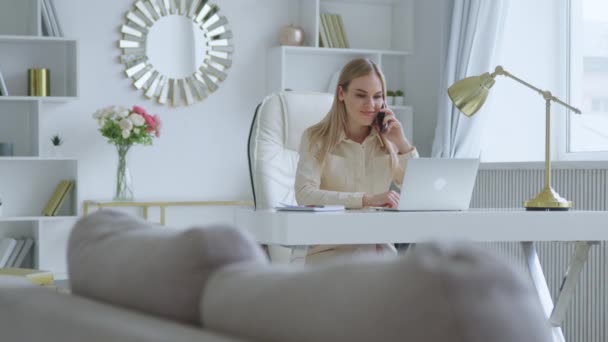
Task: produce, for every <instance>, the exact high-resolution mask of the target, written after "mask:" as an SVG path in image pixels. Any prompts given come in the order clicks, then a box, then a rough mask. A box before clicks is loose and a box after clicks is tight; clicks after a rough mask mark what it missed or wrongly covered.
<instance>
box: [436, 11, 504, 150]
mask: <svg viewBox="0 0 608 342" xmlns="http://www.w3.org/2000/svg"><path fill="white" fill-rule="evenodd" d="M506 10H507V6H506V0H491V1H488V0H454V8H453V12H452V22H451V29H450V33H449V37H450V39H449V43H448V50H447V55H446V59H445V65H444V66H443V72H442V76H441V81H440V90H439V91H440V94H439V106H438V108H439V113H438V117H437V127H436V128H435V140H434V141H433V151H432V155H433V157H438V158H466V157H472V158H477V157H478V156H479V154H480V151H481V146H480V141H481V126H482V122H483V116H484V114H483V108H482V109H481V110H480V112H479V113H477V114H476V115H474V116H472V117H470V118H467V117H466V116H464V115H463V114H461V113H460V112H459V111H458V109H457V108H455V107H454V106H453V105H452V102H451V101H450V99H449V97H448V93H447V89H448V87H449V86H450V85H452V84H453V83H454V82H456V81H458V80H461V79H463V78H465V77H467V76H475V75H479V74H482V73H484V72H489V71H492V70H491V69H493V67H494V65H493V63H494V62H493V59H494V55H495V50H496V49H497V47H498V46H500V42H499V41H500V37H501V36H502V31H503V26H504V18H505V16H506Z"/></svg>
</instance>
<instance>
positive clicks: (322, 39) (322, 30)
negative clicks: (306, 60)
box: [319, 15, 331, 47]
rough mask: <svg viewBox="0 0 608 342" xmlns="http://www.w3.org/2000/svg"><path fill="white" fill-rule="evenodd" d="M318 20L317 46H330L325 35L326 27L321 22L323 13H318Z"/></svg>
mask: <svg viewBox="0 0 608 342" xmlns="http://www.w3.org/2000/svg"><path fill="white" fill-rule="evenodd" d="M319 17H320V20H319V47H331V46H330V45H329V38H328V35H327V28H326V26H325V25H324V24H323V15H320V16H319Z"/></svg>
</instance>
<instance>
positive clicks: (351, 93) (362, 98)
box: [338, 73, 384, 126]
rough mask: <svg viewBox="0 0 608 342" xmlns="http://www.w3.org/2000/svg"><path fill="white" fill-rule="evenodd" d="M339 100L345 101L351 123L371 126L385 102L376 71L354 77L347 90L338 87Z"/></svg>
mask: <svg viewBox="0 0 608 342" xmlns="http://www.w3.org/2000/svg"><path fill="white" fill-rule="evenodd" d="M338 100H340V101H343V102H344V105H345V106H346V115H347V117H348V122H349V123H350V124H358V125H361V126H371V124H372V123H373V122H374V119H375V118H376V114H377V113H378V111H379V110H380V109H381V108H382V104H383V103H384V100H383V98H382V82H381V81H380V78H379V77H378V76H377V75H376V74H375V73H372V74H369V75H367V76H361V77H357V78H354V79H353V80H352V81H351V82H350V84H349V85H348V89H347V90H346V91H344V89H343V88H342V87H340V88H339V89H338Z"/></svg>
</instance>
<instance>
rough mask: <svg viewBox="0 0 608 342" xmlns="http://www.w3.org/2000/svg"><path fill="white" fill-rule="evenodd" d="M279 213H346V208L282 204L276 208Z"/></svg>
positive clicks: (331, 205)
mask: <svg viewBox="0 0 608 342" xmlns="http://www.w3.org/2000/svg"><path fill="white" fill-rule="evenodd" d="M275 209H276V210H278V211H344V210H345V209H346V208H345V207H344V206H343V205H337V204H336V205H333V204H330V205H291V204H285V203H280V206H278V207H275Z"/></svg>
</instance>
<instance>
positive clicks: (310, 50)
mask: <svg viewBox="0 0 608 342" xmlns="http://www.w3.org/2000/svg"><path fill="white" fill-rule="evenodd" d="M279 48H280V49H282V50H284V51H285V52H286V53H293V54H316V55H321V54H328V55H334V54H341V55H348V54H350V55H371V54H380V55H393V56H409V55H411V54H412V53H411V52H410V51H394V50H375V49H339V48H325V47H320V48H316V47H312V46H280V47H279Z"/></svg>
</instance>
